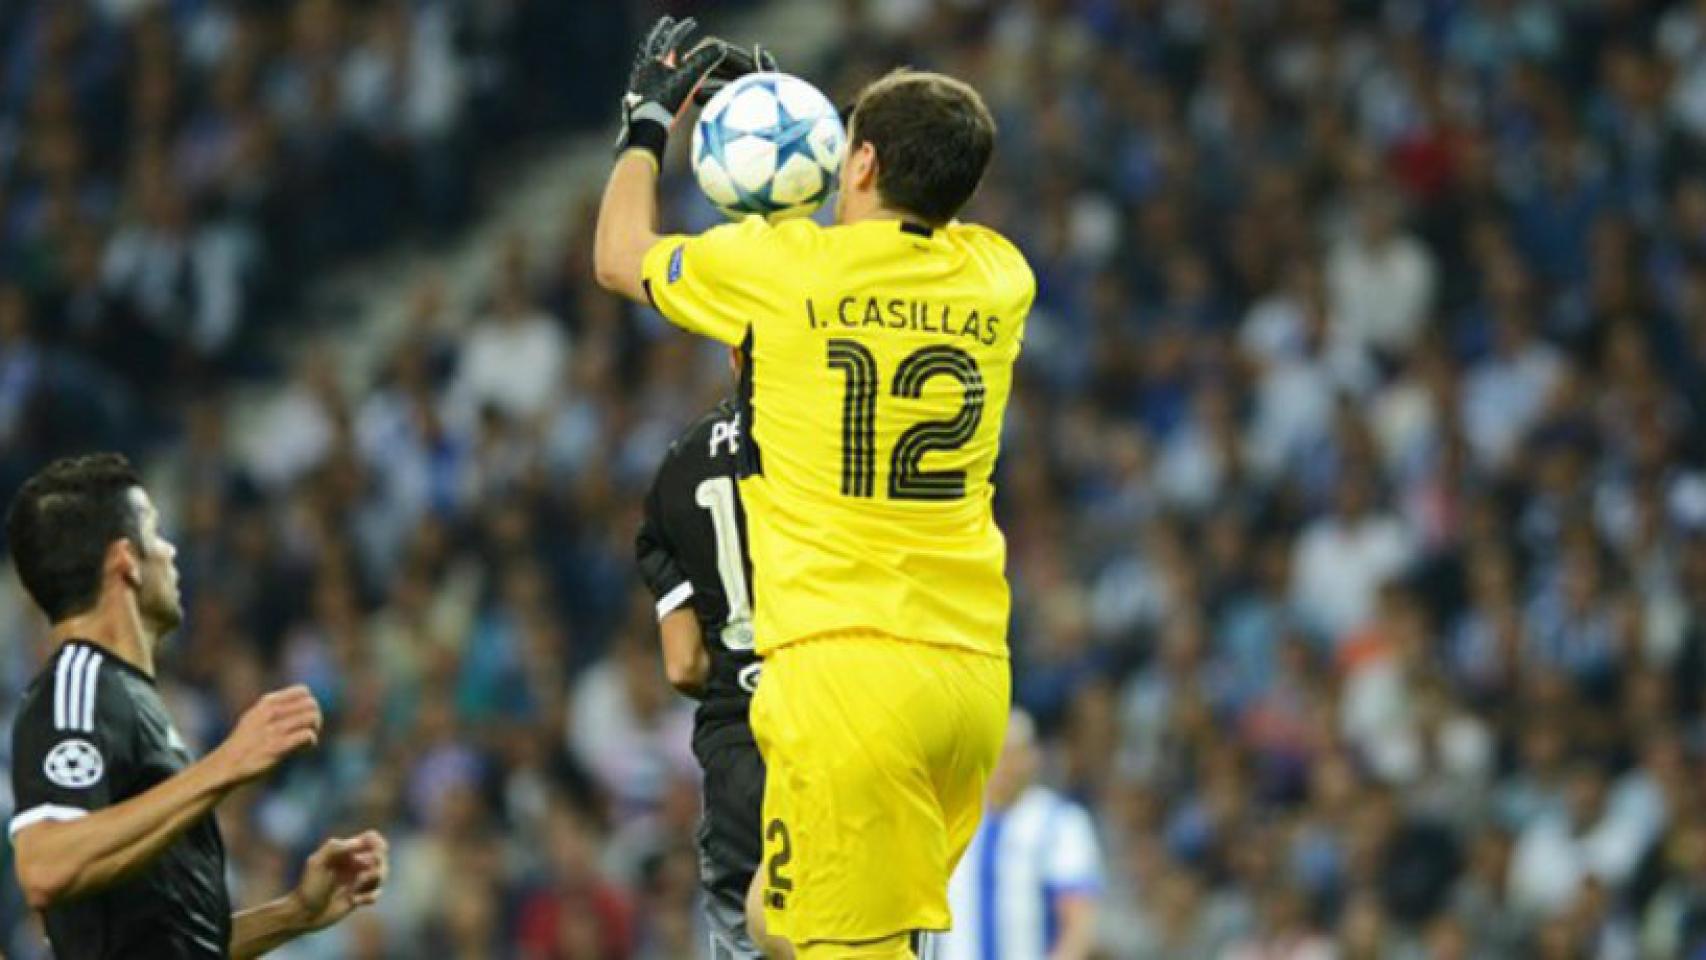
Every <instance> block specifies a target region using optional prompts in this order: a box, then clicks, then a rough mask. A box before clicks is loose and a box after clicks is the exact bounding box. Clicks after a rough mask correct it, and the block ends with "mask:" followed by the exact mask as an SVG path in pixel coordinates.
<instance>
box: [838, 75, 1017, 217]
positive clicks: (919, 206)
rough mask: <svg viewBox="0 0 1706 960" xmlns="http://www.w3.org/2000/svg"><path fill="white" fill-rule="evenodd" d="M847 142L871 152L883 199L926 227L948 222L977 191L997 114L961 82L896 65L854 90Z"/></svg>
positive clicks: (992, 149)
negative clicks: (874, 155) (874, 153)
mask: <svg viewBox="0 0 1706 960" xmlns="http://www.w3.org/2000/svg"><path fill="white" fill-rule="evenodd" d="M850 120H851V123H852V130H851V135H852V137H853V144H852V145H853V146H854V147H857V146H859V145H860V144H862V143H869V144H870V145H871V146H872V147H874V148H875V149H876V151H877V193H878V194H879V195H880V196H881V197H882V198H883V203H884V204H885V205H887V206H889V207H893V208H895V209H897V210H902V211H905V212H907V213H911V214H916V215H917V216H920V217H923V218H924V219H925V220H928V221H929V222H930V223H931V224H932V225H940V224H944V223H947V222H948V221H949V220H952V219H953V218H954V216H955V215H956V214H958V213H959V212H960V208H961V207H964V206H965V205H966V202H967V201H968V200H970V199H971V195H972V194H973V193H974V192H976V190H977V185H978V182H979V181H981V180H982V179H983V172H984V170H985V169H987V168H988V166H989V158H990V155H992V154H993V153H994V152H995V118H994V117H993V116H992V115H991V114H990V112H989V108H988V107H987V106H985V105H984V103H983V98H982V97H980V96H978V93H977V91H976V90H973V89H972V88H971V87H970V86H969V85H967V84H966V83H964V82H962V81H959V80H955V79H954V78H953V77H949V76H945V75H943V74H940V73H924V72H921V71H917V70H907V69H901V70H896V71H894V72H892V73H890V74H888V75H887V76H884V77H882V78H881V79H879V80H876V81H874V82H872V83H871V84H870V85H869V86H867V87H866V88H865V89H864V90H862V91H860V93H859V99H858V102H857V103H855V104H854V106H853V114H852V117H851V118H850Z"/></svg>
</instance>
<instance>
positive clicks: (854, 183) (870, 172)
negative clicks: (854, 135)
mask: <svg viewBox="0 0 1706 960" xmlns="http://www.w3.org/2000/svg"><path fill="white" fill-rule="evenodd" d="M847 181H848V186H850V187H852V188H854V189H856V190H874V189H876V186H877V148H876V147H875V146H873V145H872V144H871V141H869V140H866V141H864V142H863V143H860V144H858V145H857V146H855V147H853V148H852V149H851V150H849V151H848V152H847Z"/></svg>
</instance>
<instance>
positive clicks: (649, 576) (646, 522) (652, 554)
mask: <svg viewBox="0 0 1706 960" xmlns="http://www.w3.org/2000/svg"><path fill="white" fill-rule="evenodd" d="M670 460H671V458H670V457H665V458H664V462H663V466H661V467H659V468H658V479H657V480H655V481H653V483H652V490H651V493H649V494H647V495H646V508H645V516H644V518H643V519H641V521H640V532H639V534H638V535H637V536H636V537H635V538H634V555H635V560H636V561H637V562H638V563H639V567H640V579H642V580H644V581H645V582H646V589H648V590H650V591H651V593H652V599H653V600H654V601H656V602H657V616H658V619H659V620H662V619H663V618H664V617H667V616H669V615H670V614H671V613H673V612H675V611H676V610H677V609H680V607H681V606H682V605H683V604H685V603H687V602H688V601H690V600H692V599H693V581H691V580H689V579H688V577H687V572H686V571H685V570H683V569H682V568H681V563H680V561H679V560H677V559H676V556H675V548H674V546H672V545H671V544H670V542H669V535H668V534H667V533H665V532H664V526H663V497H662V496H661V494H660V493H659V490H658V487H659V485H660V484H661V482H662V479H663V472H664V471H665V470H667V469H669V464H670Z"/></svg>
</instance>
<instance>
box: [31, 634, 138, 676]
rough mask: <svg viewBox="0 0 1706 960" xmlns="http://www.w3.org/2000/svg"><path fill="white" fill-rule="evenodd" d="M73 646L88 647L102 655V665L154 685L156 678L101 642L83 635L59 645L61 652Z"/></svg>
mask: <svg viewBox="0 0 1706 960" xmlns="http://www.w3.org/2000/svg"><path fill="white" fill-rule="evenodd" d="M72 646H78V647H88V648H89V649H90V650H93V651H95V652H96V653H99V654H100V655H101V656H102V658H103V659H102V661H101V665H102V666H113V667H118V668H119V669H120V670H123V671H125V672H126V673H129V674H131V675H132V676H135V677H136V678H137V679H138V680H141V681H143V682H145V683H147V684H148V685H149V686H153V685H154V678H153V677H151V676H149V675H148V674H146V673H143V672H142V668H140V667H138V666H137V665H136V664H134V663H131V662H130V661H129V660H126V659H125V658H123V657H121V656H119V655H118V654H117V653H114V652H113V651H111V650H109V649H107V648H106V647H103V646H101V645H100V644H98V643H96V642H95V641H93V640H88V639H85V638H83V637H69V638H67V639H66V641H65V642H64V643H61V644H60V645H59V650H60V652H63V651H64V650H65V649H66V648H68V647H72ZM58 655H59V654H58V653H56V654H55V656H56V657H57V656H58Z"/></svg>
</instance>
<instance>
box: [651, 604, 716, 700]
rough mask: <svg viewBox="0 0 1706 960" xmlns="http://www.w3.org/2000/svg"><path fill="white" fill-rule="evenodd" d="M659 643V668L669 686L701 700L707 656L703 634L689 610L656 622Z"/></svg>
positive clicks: (708, 670) (708, 665)
mask: <svg viewBox="0 0 1706 960" xmlns="http://www.w3.org/2000/svg"><path fill="white" fill-rule="evenodd" d="M658 632H659V634H660V635H661V636H662V639H663V667H664V672H665V673H666V674H668V675H669V683H670V686H672V687H674V688H675V689H676V690H677V691H678V692H680V693H682V694H685V695H686V696H689V697H694V698H698V697H702V696H704V693H705V681H706V680H708V679H710V676H711V655H710V654H708V653H706V652H705V639H704V634H703V633H701V632H700V630H699V618H698V616H696V615H695V614H694V613H693V608H692V607H681V608H678V609H676V610H672V611H670V613H669V615H668V616H666V617H664V618H663V619H662V620H661V621H659V622H658Z"/></svg>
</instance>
